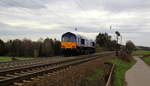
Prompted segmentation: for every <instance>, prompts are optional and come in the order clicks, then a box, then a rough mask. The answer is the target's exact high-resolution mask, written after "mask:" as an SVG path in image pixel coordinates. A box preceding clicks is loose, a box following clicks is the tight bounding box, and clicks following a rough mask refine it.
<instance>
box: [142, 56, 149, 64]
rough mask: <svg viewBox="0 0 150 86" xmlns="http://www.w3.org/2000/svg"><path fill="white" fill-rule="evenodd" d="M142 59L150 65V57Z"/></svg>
mask: <svg viewBox="0 0 150 86" xmlns="http://www.w3.org/2000/svg"><path fill="white" fill-rule="evenodd" d="M142 59H143V61H144V62H145V63H147V64H148V65H150V57H145V58H142Z"/></svg>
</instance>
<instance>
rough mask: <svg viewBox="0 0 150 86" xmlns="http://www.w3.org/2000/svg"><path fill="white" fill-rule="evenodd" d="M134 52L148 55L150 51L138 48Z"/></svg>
mask: <svg viewBox="0 0 150 86" xmlns="http://www.w3.org/2000/svg"><path fill="white" fill-rule="evenodd" d="M133 54H144V55H147V54H150V51H146V50H136V51H134V52H133Z"/></svg>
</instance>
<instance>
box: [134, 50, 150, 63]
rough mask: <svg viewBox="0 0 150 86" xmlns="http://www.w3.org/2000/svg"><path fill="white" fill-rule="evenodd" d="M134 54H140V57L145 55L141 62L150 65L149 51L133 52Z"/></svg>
mask: <svg viewBox="0 0 150 86" xmlns="http://www.w3.org/2000/svg"><path fill="white" fill-rule="evenodd" d="M134 54H142V55H147V56H144V57H141V58H142V59H143V61H144V62H145V63H147V64H149V65H150V51H146V50H137V51H134Z"/></svg>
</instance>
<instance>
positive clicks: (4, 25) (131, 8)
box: [0, 0, 150, 46]
mask: <svg viewBox="0 0 150 86" xmlns="http://www.w3.org/2000/svg"><path fill="white" fill-rule="evenodd" d="M149 10H150V0H0V39H2V40H4V41H7V40H10V39H16V38H18V39H24V38H29V39H31V40H38V39H39V38H46V37H49V38H56V39H58V40H60V39H61V35H62V34H63V33H65V32H77V33H80V34H82V35H84V36H87V37H88V38H91V39H95V37H96V35H97V34H98V33H99V32H101V33H104V32H107V33H108V34H110V35H111V36H112V38H113V39H115V31H119V32H120V33H121V35H122V42H121V43H122V44H124V43H125V42H126V41H127V40H132V41H133V42H134V43H135V44H136V45H142V46H150V40H149V37H150V11H149ZM110 26H111V29H110ZM75 28H77V31H75Z"/></svg>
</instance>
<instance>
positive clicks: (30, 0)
mask: <svg viewBox="0 0 150 86" xmlns="http://www.w3.org/2000/svg"><path fill="white" fill-rule="evenodd" d="M47 1H48V0H1V1H0V6H4V7H22V8H30V9H39V8H45V4H46V2H47Z"/></svg>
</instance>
